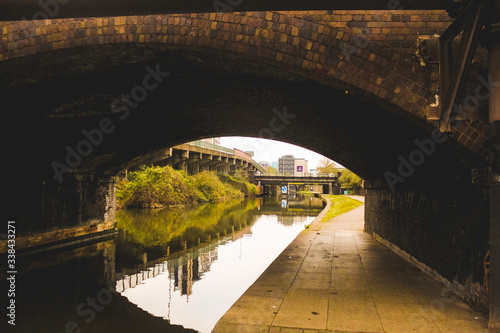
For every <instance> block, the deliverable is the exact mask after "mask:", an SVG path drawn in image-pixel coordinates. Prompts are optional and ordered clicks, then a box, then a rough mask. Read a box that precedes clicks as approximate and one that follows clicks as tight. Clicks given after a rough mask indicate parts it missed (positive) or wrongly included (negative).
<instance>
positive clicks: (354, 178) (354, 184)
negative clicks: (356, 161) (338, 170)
mask: <svg viewBox="0 0 500 333" xmlns="http://www.w3.org/2000/svg"><path fill="white" fill-rule="evenodd" d="M339 182H340V184H341V185H342V187H344V188H345V189H346V190H349V191H355V192H356V191H357V190H358V189H360V188H361V184H362V182H363V179H361V178H360V177H359V176H358V175H356V174H355V173H354V172H352V171H351V170H348V169H344V170H342V175H341V176H340V178H339Z"/></svg>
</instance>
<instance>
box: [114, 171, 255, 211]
mask: <svg viewBox="0 0 500 333" xmlns="http://www.w3.org/2000/svg"><path fill="white" fill-rule="evenodd" d="M219 177H221V178H222V181H221V178H219ZM256 192H257V189H256V187H255V185H252V184H248V183H246V182H244V181H240V180H235V179H233V178H232V177H230V176H217V174H216V173H215V172H209V171H204V172H200V173H198V174H197V175H195V176H189V175H188V174H187V173H186V172H184V171H178V170H174V169H173V168H172V167H170V166H166V167H152V168H150V167H143V168H142V169H141V170H139V171H135V172H130V173H129V174H128V175H127V178H126V179H125V180H123V181H121V182H119V183H118V187H117V192H116V198H117V202H118V207H119V208H126V207H136V208H162V207H171V206H177V205H189V204H193V203H196V202H210V203H217V202H222V201H225V200H230V199H241V198H242V197H243V196H244V195H247V196H248V195H253V194H255V193H256Z"/></svg>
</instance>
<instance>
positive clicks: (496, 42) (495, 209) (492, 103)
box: [486, 0, 500, 332]
mask: <svg viewBox="0 0 500 333" xmlns="http://www.w3.org/2000/svg"><path fill="white" fill-rule="evenodd" d="M492 6H493V8H492V9H491V11H490V14H491V15H492V18H493V20H492V22H491V25H490V26H489V27H488V28H487V32H486V33H487V35H486V40H487V43H488V75H490V76H491V79H490V80H489V82H490V84H492V85H493V86H492V87H489V89H490V92H491V95H490V100H489V119H490V140H491V148H490V159H489V160H490V243H491V250H490V251H491V252H490V281H489V308H490V317H489V326H490V328H491V329H492V331H495V332H497V331H500V87H499V86H498V84H496V83H499V82H500V0H496V1H495V2H494V4H493V5H492Z"/></svg>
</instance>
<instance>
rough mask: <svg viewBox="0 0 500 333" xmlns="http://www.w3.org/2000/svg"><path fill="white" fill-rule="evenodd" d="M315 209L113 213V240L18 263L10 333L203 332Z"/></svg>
mask: <svg viewBox="0 0 500 333" xmlns="http://www.w3.org/2000/svg"><path fill="white" fill-rule="evenodd" d="M322 208H323V202H322V201H321V200H320V199H318V198H314V197H310V196H290V197H288V198H286V199H285V198H283V199H282V198H264V199H262V198H258V199H252V200H246V201H237V202H227V203H223V204H218V205H203V206H198V207H196V208H190V209H175V210H161V211H158V210H150V211H148V210H121V211H119V212H118V216H117V220H118V229H119V233H118V236H117V237H116V238H114V239H110V240H107V241H104V242H100V243H95V244H92V245H88V246H85V247H79V248H74V249H70V250H68V251H64V252H59V253H57V254H50V255H40V256H38V257H36V258H29V260H28V258H26V259H24V260H23V259H22V257H21V258H19V260H21V265H22V266H20V267H23V268H22V270H21V269H20V274H18V276H17V281H16V285H17V290H16V311H17V313H16V329H15V330H13V331H14V332H35V331H43V332H57V333H59V332H71V333H73V332H74V333H78V332H145V331H148V330H149V331H153V330H163V331H175V332H177V331H178V332H185V331H194V332H210V331H211V330H212V329H213V327H214V326H215V324H216V323H217V321H218V320H219V319H220V318H221V317H222V315H223V314H224V313H225V312H226V311H227V310H228V309H229V308H230V307H231V305H232V304H233V303H234V302H235V301H236V300H237V299H238V298H239V297H240V296H241V295H242V294H243V293H244V292H245V290H246V289H247V288H248V287H249V286H250V285H251V284H252V283H253V282H254V281H255V280H256V279H257V278H258V277H259V276H260V275H261V274H262V272H263V271H264V270H265V269H266V268H267V267H268V266H269V264H270V263H271V262H272V261H273V260H274V259H275V258H276V257H277V256H278V255H279V254H280V253H281V252H282V251H283V250H284V249H285V248H286V246H287V245H288V244H289V243H290V242H291V241H292V240H293V239H294V238H295V237H296V236H297V235H298V233H299V232H300V231H301V230H303V229H304V227H305V225H307V224H309V223H310V222H311V221H312V220H313V219H314V217H315V216H316V215H318V214H319V212H320V211H321V210H322ZM2 283H3V285H2V286H3V287H5V286H6V283H5V281H3V282H2ZM4 322H5V321H4ZM0 327H2V326H0ZM10 328H11V329H12V327H10ZM80 330H81V331H80ZM2 332H3V330H2Z"/></svg>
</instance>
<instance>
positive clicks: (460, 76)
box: [439, 0, 487, 132]
mask: <svg viewBox="0 0 500 333" xmlns="http://www.w3.org/2000/svg"><path fill="white" fill-rule="evenodd" d="M486 3H487V1H485V0H478V1H473V2H471V3H470V4H469V5H468V6H467V7H466V9H465V10H464V11H463V12H462V13H461V14H460V15H459V16H458V17H457V19H456V20H455V21H453V23H452V24H451V25H450V26H449V27H448V29H446V31H445V32H444V33H443V34H442V35H441V37H439V93H440V95H441V101H442V104H441V112H440V113H441V117H440V120H441V121H440V128H441V131H443V132H447V131H450V130H451V126H450V124H451V122H452V121H453V120H455V119H457V118H456V115H453V114H452V113H453V107H454V105H455V104H456V102H457V98H458V97H459V94H460V92H461V91H462V89H463V87H464V84H465V79H466V77H467V73H468V70H469V67H470V64H471V63H472V59H473V58H474V53H475V52H476V49H477V44H478V41H479V33H480V31H481V29H482V27H483V21H484V12H485V11H484V9H485V7H486ZM462 31H463V34H462V39H461V41H460V46H459V48H458V54H457V56H456V59H455V61H454V62H453V58H452V57H451V54H452V52H451V49H452V47H453V40H454V39H455V38H456V37H457V36H458V35H459V34H460V33H461V32H462Z"/></svg>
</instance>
